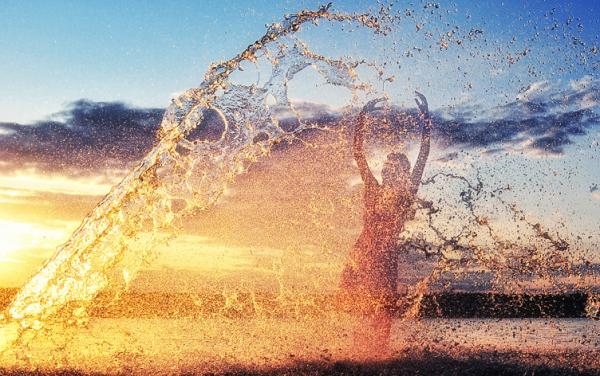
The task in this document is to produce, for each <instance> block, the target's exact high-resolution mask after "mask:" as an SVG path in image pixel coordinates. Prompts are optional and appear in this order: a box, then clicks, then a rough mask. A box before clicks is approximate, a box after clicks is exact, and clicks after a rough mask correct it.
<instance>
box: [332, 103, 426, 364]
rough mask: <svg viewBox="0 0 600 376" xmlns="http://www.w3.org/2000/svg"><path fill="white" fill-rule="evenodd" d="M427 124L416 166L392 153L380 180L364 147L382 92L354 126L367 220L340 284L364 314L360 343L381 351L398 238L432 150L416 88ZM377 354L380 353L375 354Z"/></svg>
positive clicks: (393, 286)
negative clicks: (368, 162)
mask: <svg viewBox="0 0 600 376" xmlns="http://www.w3.org/2000/svg"><path fill="white" fill-rule="evenodd" d="M415 93H416V95H417V98H415V102H416V103H417V106H418V107H419V110H420V115H419V124H420V126H421V128H422V135H421V148H420V151H419V156H418V158H417V162H416V164H415V167H414V169H413V171H412V174H411V172H410V162H409V161H408V158H407V157H406V155H405V154H403V153H390V154H388V156H387V159H386V161H385V163H384V166H383V170H382V172H381V177H382V179H381V184H380V183H379V182H378V181H377V179H376V178H375V177H374V176H373V173H372V172H371V170H370V169H369V165H368V164H367V159H366V157H365V152H364V146H363V144H364V135H365V128H366V124H367V119H366V117H367V114H368V113H369V112H371V111H373V110H375V109H376V107H375V106H376V105H377V103H379V102H381V101H384V100H385V99H383V98H379V99H375V100H372V101H370V102H369V103H367V104H366V105H365V106H364V107H363V109H362V110H361V112H360V114H359V118H358V123H357V124H356V128H355V130H354V142H353V154H354V159H355V160H356V163H357V164H358V169H359V170H360V175H361V177H362V180H363V182H364V225H363V230H362V232H361V234H360V236H359V238H358V240H357V241H356V243H355V245H354V248H353V250H352V252H351V254H350V257H349V261H348V262H347V263H346V265H345V267H344V270H343V271H342V276H341V287H342V289H344V290H345V291H346V292H347V293H350V294H351V296H352V302H353V304H354V305H355V306H356V308H357V309H358V310H359V312H361V313H362V314H363V315H364V319H365V320H363V322H362V326H363V327H362V328H360V329H358V331H357V333H355V341H356V344H357V345H358V346H360V347H361V349H357V350H358V351H362V350H367V351H368V349H369V348H370V349H372V350H374V351H377V352H378V353H379V354H380V355H383V354H384V353H386V352H387V345H388V340H389V333H390V327H391V312H390V309H391V307H392V306H393V305H394V303H395V301H396V293H397V278H398V257H397V250H396V249H397V245H396V243H397V240H398V236H399V234H400V233H401V232H402V230H403V229H404V224H405V223H406V221H408V220H411V219H413V217H414V214H415V212H414V209H413V208H412V206H413V203H414V201H415V199H416V193H417V190H418V189H419V185H420V184H421V177H422V175H423V170H424V169H425V163H426V161H427V157H428V155H429V145H430V133H431V124H432V123H431V118H430V116H429V109H428V104H427V99H426V98H425V96H424V95H423V94H421V93H419V92H415ZM373 355H376V354H373Z"/></svg>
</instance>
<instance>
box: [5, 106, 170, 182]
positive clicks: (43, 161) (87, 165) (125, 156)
mask: <svg viewBox="0 0 600 376" xmlns="http://www.w3.org/2000/svg"><path fill="white" fill-rule="evenodd" d="M162 114H163V110H162V109H140V108H131V107H128V106H127V105H125V104H123V103H119V102H112V103H106V102H90V101H86V100H80V101H77V102H74V103H72V104H71V105H70V106H69V107H68V108H67V110H66V111H64V112H62V113H60V114H56V115H55V116H54V117H53V119H52V120H44V121H38V122H36V123H34V124H27V125H23V124H15V123H0V160H2V161H4V163H3V164H2V166H0V169H2V170H11V169H12V170H15V169H22V168H28V167H33V168H36V169H38V170H42V171H45V172H56V171H63V172H64V171H67V172H76V173H85V172H91V171H98V170H102V169H110V168H123V167H125V166H127V164H128V163H130V162H134V161H136V160H138V159H140V158H141V157H142V156H143V155H144V153H145V152H147V151H148V150H149V149H150V147H151V146H152V143H153V141H154V138H155V133H156V130H157V129H158V126H159V125H160V121H161V118H162ZM58 118H62V119H63V120H55V119H58Z"/></svg>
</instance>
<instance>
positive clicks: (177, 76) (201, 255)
mask: <svg viewBox="0 0 600 376" xmlns="http://www.w3.org/2000/svg"><path fill="white" fill-rule="evenodd" d="M320 4H321V3H320V2H313V1H304V2H297V1H281V2H276V3H275V4H273V2H271V1H235V2H230V3H229V4H220V3H218V2H208V1H203V2H197V1H173V2H169V3H163V2H158V1H157V2H154V1H151V2H142V1H139V2H138V1H131V2H126V3H122V2H104V1H88V2H79V1H53V2H48V1H28V2H21V1H10V0H5V1H3V2H2V4H0V20H1V21H2V22H1V23H0V24H1V25H2V26H1V27H2V32H1V33H0V50H1V51H2V56H3V58H2V59H0V89H1V90H2V91H3V94H2V95H1V96H0V236H1V237H2V238H3V239H4V240H3V241H2V242H1V243H2V245H0V286H20V285H21V284H22V283H24V282H25V281H26V280H27V278H28V277H29V276H30V275H31V274H32V273H33V272H34V271H35V270H36V268H38V267H39V266H40V265H41V264H42V263H43V262H44V260H46V259H47V258H48V257H49V256H50V255H51V254H52V251H53V249H54V248H55V247H56V246H57V245H59V244H61V243H62V242H64V241H66V240H67V239H68V237H69V234H70V233H71V232H72V231H74V230H75V229H76V228H77V226H78V225H79V223H80V221H81V220H82V219H83V218H84V216H85V215H86V213H87V212H89V211H90V210H91V209H93V208H94V206H95V205H96V203H97V202H98V201H99V200H100V199H101V198H102V197H103V196H104V195H105V194H106V193H107V192H108V191H109V190H110V188H111V187H112V186H113V185H114V184H116V183H117V182H119V181H120V179H122V177H123V176H124V175H125V174H126V173H127V172H128V171H129V170H130V169H131V168H132V167H133V166H134V165H135V163H136V162H137V161H138V160H139V159H140V158H142V157H143V155H144V154H145V153H146V152H147V151H148V150H149V149H150V148H151V147H152V145H153V143H154V134H155V133H156V131H157V129H158V125H159V123H160V119H161V117H162V112H163V111H164V108H165V107H166V106H167V105H168V104H169V100H170V98H172V97H174V96H176V95H177V94H178V93H181V92H182V91H184V90H186V89H188V88H191V87H196V86H198V85H199V84H200V83H201V82H202V79H203V76H204V73H205V72H206V70H207V68H208V67H209V65H210V64H211V63H212V62H218V61H222V60H226V59H228V58H231V57H232V56H234V55H235V54H237V53H239V52H240V51H241V50H242V49H243V48H245V47H246V46H247V45H249V44H250V43H252V42H253V41H254V40H256V39H257V38H259V37H260V36H261V35H262V34H263V33H264V31H265V24H269V23H273V22H279V21H280V20H281V19H282V16H283V15H284V14H286V13H293V12H296V11H298V10H299V9H303V8H305V7H308V8H316V7H318V6H319V5H320ZM430 4H433V3H429V2H415V5H412V6H410V7H409V6H406V5H403V4H402V3H400V4H395V5H393V7H392V8H393V9H394V11H396V10H400V13H399V14H401V15H402V18H400V20H399V22H398V23H397V26H396V27H397V29H395V30H394V32H393V33H390V35H388V36H378V37H374V36H373V33H372V32H370V31H361V30H357V31H355V32H353V33H352V34H350V37H348V33H346V32H345V31H343V30H341V29H340V28H339V27H337V26H333V25H325V26H323V27H319V28H310V27H308V28H306V30H303V31H302V32H301V34H300V37H301V38H303V39H304V40H306V41H308V44H309V45H310V46H311V47H312V48H314V49H315V50H316V51H317V52H319V53H323V54H326V55H328V56H345V55H351V56H354V57H356V58H357V59H360V58H365V59H369V60H372V61H374V62H376V63H378V64H383V63H386V64H389V65H387V66H386V67H385V71H386V75H389V76H392V75H393V76H394V78H393V79H390V80H389V81H388V82H386V83H382V82H381V81H378V80H377V79H376V78H373V76H372V75H370V74H369V73H366V74H365V77H367V78H368V79H370V80H371V82H373V84H374V86H376V87H377V90H379V91H380V92H384V93H385V94H387V95H389V96H390V97H391V98H393V99H392V102H393V103H394V104H395V105H397V106H398V107H399V108H414V104H413V96H412V91H413V90H415V89H418V90H420V91H422V92H424V93H425V94H426V95H427V97H428V99H429V102H430V103H431V109H432V111H433V112H434V115H435V119H436V121H437V123H438V124H439V125H440V127H439V128H438V129H437V130H436V131H434V136H435V139H434V141H435V143H436V144H435V145H436V146H437V149H436V150H435V151H434V157H435V158H437V159H436V161H437V162H435V164H434V163H432V166H433V167H432V168H434V169H435V168H457V169H465V166H467V165H469V163H471V164H472V163H476V164H478V165H479V166H480V167H481V168H488V170H489V171H492V172H491V173H489V174H488V175H487V176H486V177H488V178H489V179H488V180H489V181H490V184H492V185H501V183H503V182H506V181H510V182H511V184H512V185H514V186H515V187H517V188H516V189H515V190H514V191H513V192H514V193H513V194H512V195H513V196H512V197H513V198H514V199H515V200H516V201H517V202H519V203H520V205H521V206H522V207H524V208H526V209H527V210H528V211H531V212H532V213H533V215H534V216H536V217H537V218H541V219H543V220H544V221H545V222H547V223H549V224H550V226H551V227H552V226H554V227H560V226H559V224H560V223H562V222H564V219H565V218H566V219H567V221H566V222H567V223H568V224H567V226H568V227H569V232H573V233H575V234H576V235H575V236H581V237H584V238H585V240H584V243H585V246H586V247H587V249H588V251H589V252H592V256H593V257H597V261H596V262H600V256H598V254H597V252H598V251H597V248H595V246H596V245H597V244H598V242H599V241H600V239H598V236H597V234H598V233H600V231H599V230H600V229H599V228H598V224H597V221H596V219H597V218H598V214H600V190H599V189H598V185H599V184H600V168H599V167H598V166H599V164H598V159H597V155H598V151H599V146H598V139H599V132H600V127H598V123H599V122H598V117H597V116H598V115H597V110H598V104H599V103H600V94H599V93H600V91H599V90H600V81H599V79H598V67H599V66H600V65H599V62H598V50H597V48H596V46H599V44H598V35H600V25H598V20H597V18H596V17H594V15H595V14H598V11H600V9H599V8H600V4H598V3H597V2H595V1H575V2H566V3H565V2H560V1H529V2H522V1H505V2H493V3H492V2H490V3H487V4H477V5H474V4H473V2H471V1H466V0H465V1H454V2H440V3H439V7H435V6H432V5H430ZM333 6H334V9H335V10H340V11H345V12H363V11H367V10H369V8H373V9H378V8H379V5H378V4H377V3H375V2H371V1H352V2H350V1H339V2H334V4H333ZM394 7H395V8H394ZM408 9H410V10H411V11H410V12H407V11H406V10H408ZM246 74H247V75H248V76H243V75H242V77H253V76H252V75H253V74H255V72H253V71H251V72H250V73H246ZM321 81H322V79H320V78H319V77H316V76H315V75H314V74H312V75H311V74H307V75H305V76H302V77H301V79H300V80H296V81H295V82H292V83H290V91H291V96H292V99H294V100H296V101H298V102H307V103H312V105H313V106H316V104H320V105H325V106H326V108H327V111H329V112H330V113H332V114H338V113H339V109H340V108H341V107H342V106H344V105H348V104H349V94H348V93H341V92H340V91H339V90H338V89H336V88H333V87H332V86H331V85H325V84H323V83H322V82H321ZM381 88H383V89H381ZM315 89H316V90H315ZM309 107H310V106H309ZM411 152H412V153H413V154H414V150H412V151H411ZM290 155H293V153H290ZM277 158H279V157H277ZM322 158H323V156H320V157H319V158H317V157H315V156H313V160H316V161H317V162H318V161H321V162H322V163H325V162H324V160H323V159H322ZM381 159H382V152H381V151H375V153H373V158H372V164H373V166H374V168H379V167H378V166H380V165H381ZM304 160H306V159H304ZM271 163H273V161H271ZM277 163H279V164H280V165H288V166H290V163H291V162H290V160H289V159H285V158H283V160H279V159H277ZM315 163H316V162H315ZM332 163H333V162H332ZM269 166H270V167H269ZM314 166H315V168H318V167H319V166H321V165H320V164H319V163H316V164H315V165H314ZM435 166H437V167H435ZM499 166H500V167H499ZM321 167H322V166H321ZM347 168H348V171H347V174H348V176H346V175H344V179H346V180H347V179H351V176H352V174H354V175H356V171H354V172H352V171H353V170H352V166H351V165H348V166H347ZM265 169H266V170H267V171H271V170H273V171H271V173H272V174H275V176H279V177H280V178H281V179H283V177H285V176H286V175H285V174H284V173H283V172H281V171H280V170H278V169H277V168H276V167H273V166H272V165H270V164H268V163H267V164H266V166H265V167H264V169H263V170H262V171H263V172H262V173H256V174H255V175H251V177H248V178H247V179H246V180H243V181H242V182H240V183H235V184H238V185H235V184H234V186H233V187H232V190H231V192H238V195H237V196H235V194H234V193H231V195H232V196H231V197H230V198H229V201H228V204H227V205H229V206H227V205H225V204H224V206H221V207H219V208H218V209H216V212H215V213H213V214H214V216H213V218H212V219H206V218H205V219H206V221H207V223H209V225H207V227H208V228H210V230H203V231H194V230H190V231H188V234H186V236H188V237H183V238H181V240H180V243H176V244H179V247H180V251H181V253H180V255H187V257H183V256H182V258H176V257H172V256H168V255H167V256H161V259H160V261H159V262H158V264H157V265H161V267H162V268H163V269H164V270H171V271H172V270H175V271H177V270H180V269H183V270H188V271H189V270H191V271H192V272H203V273H207V272H206V265H211V262H212V264H214V265H213V266H214V268H217V269H219V270H230V272H231V273H233V274H235V273H236V272H239V271H240V270H246V273H247V274H248V275H251V274H252V273H258V274H260V273H263V274H267V275H269V276H270V277H269V278H271V279H270V280H271V281H273V278H274V277H273V276H275V277H276V276H277V270H279V269H277V268H276V267H275V266H276V265H279V266H280V267H281V269H285V268H284V266H283V264H284V263H285V262H288V263H289V264H290V265H291V264H292V263H293V262H292V261H291V260H288V259H286V258H284V257H282V256H281V255H282V254H283V253H285V252H284V251H285V247H291V246H292V245H294V244H296V245H297V244H305V243H306V244H310V247H308V248H310V251H308V252H309V253H310V252H316V251H315V249H318V246H317V245H315V244H314V243H315V242H310V241H307V240H306V239H307V237H310V235H307V234H306V233H304V232H303V231H297V232H294V231H293V230H290V231H291V232H290V235H289V237H288V238H286V239H284V240H280V241H279V243H278V242H277V241H275V242H273V241H271V240H272V239H274V238H276V237H277V233H278V232H277V231H276V230H275V229H273V228H272V226H273V223H280V222H281V221H282V220H283V219H285V218H286V215H288V214H285V211H286V210H284V209H281V208H285V209H287V211H288V213H289V211H294V210H296V211H298V212H299V211H301V210H300V208H299V205H298V204H297V203H291V204H290V203H289V201H290V200H291V201H294V200H295V199H294V198H288V201H286V200H280V199H278V198H277V197H275V196H273V194H272V193H271V194H268V195H267V196H269V197H271V196H273V197H271V200H270V204H269V205H268V207H269V208H271V209H270V212H271V213H275V214H272V215H267V216H265V217H264V218H262V220H261V219H260V218H255V217H256V215H255V214H252V210H249V211H248V210H247V211H245V210H242V205H243V203H244V202H246V201H247V200H249V199H252V197H257V196H258V195H261V194H264V190H269V189H270V188H269V186H268V185H267V186H265V184H264V183H263V184H261V183H260V182H261V181H263V180H264V179H267V180H268V179H274V178H273V177H269V176H270V175H269V174H266V173H264V170H265ZM270 169H271V170H270ZM277 171H279V174H280V175H277V173H276V172H277ZM432 171H435V170H432ZM467 173H468V172H467ZM355 177H356V176H355ZM296 178H297V179H298V180H295V181H294V184H296V185H297V184H299V182H300V181H302V177H301V176H298V177H296ZM281 179H280V180H281ZM532 179H533V180H534V181H533V182H532ZM305 180H308V179H305ZM314 180H315V181H318V182H319V181H320V182H321V183H323V184H325V183H327V184H334V183H332V182H331V181H329V180H327V179H325V178H319V179H317V178H315V179H314ZM346 180H343V181H344V182H345V181H346ZM287 184H291V186H294V184H292V183H291V182H288V183H287ZM313 187H315V189H318V185H313ZM240 192H245V193H240ZM248 192H253V193H254V196H253V195H250V194H249V193H248ZM261 192H263V193H261ZM356 193H357V191H356V190H349V191H348V192H347V195H344V194H341V195H340V196H341V197H346V198H348V197H355V196H354V195H356ZM234 197H235V198H234ZM296 199H298V198H296ZM298 200H299V199H298ZM304 200H305V201H302V200H300V201H299V202H304V203H310V202H311V200H314V198H313V197H312V196H310V195H308V196H306V197H304ZM336 202H338V201H336ZM340 202H343V200H341V199H340V201H339V202H338V204H339V207H338V209H339V210H343V205H342V204H341V203H340ZM277 208H280V209H279V211H278V209H277ZM351 209H352V213H353V214H352V216H350V219H349V220H348V222H345V221H344V220H341V219H340V218H341V217H343V212H342V213H341V215H340V217H337V216H334V217H335V218H336V219H335V221H334V220H333V219H331V221H333V222H335V223H336V224H337V226H338V227H336V229H339V228H344V227H343V226H346V227H345V228H347V229H349V230H348V232H349V233H350V234H351V235H347V234H346V235H345V237H344V238H343V239H341V238H339V236H337V235H331V234H328V235H327V236H328V237H325V235H323V239H325V238H327V239H326V240H323V239H322V240H323V241H322V243H323V244H326V245H327V247H334V246H333V245H332V244H334V243H335V242H338V244H344V245H343V246H340V247H342V248H343V247H349V246H350V245H351V243H352V236H354V235H356V233H357V231H359V229H360V207H359V206H358V207H357V206H356V205H354V206H352V208H351ZM253 210H255V211H256V210H261V209H260V208H258V207H254V209H253ZM219 213H220V214H219ZM222 213H228V215H224V214H222ZM235 213H245V214H243V215H242V214H239V215H238V216H236V214H235ZM305 215H306V213H305V214H303V215H300V214H298V216H299V218H305ZM216 218H220V219H216ZM232 218H237V221H238V222H236V221H234V220H233V219H232ZM248 218H253V221H259V222H260V223H262V227H261V229H262V230H259V233H260V234H263V237H264V238H265V239H269V241H266V242H263V243H260V242H259V243H256V242H255V241H253V240H251V238H252V231H253V230H252V226H250V225H249V224H248V223H247V222H248ZM265 218H266V219H265ZM305 219H306V218H305ZM340 221H341V222H340ZM240 223H241V224H242V225H240ZM252 223H255V222H252ZM313 225H315V224H314V223H313ZM315 226H316V225H315ZM224 227H227V228H224ZM232 227H233V228H234V229H237V230H232V229H231V228H232ZM317 230H318V227H315V231H317ZM236 233H237V234H236ZM190 236H191V237H192V238H190ZM193 236H196V238H194V237H193ZM587 236H591V238H589V239H588V238H586V237H587ZM313 240H314V239H313ZM267 243H268V244H267ZM198 244H201V245H198ZM306 244H305V245H306ZM198 247H200V248H201V249H200V250H199V248H198ZM257 247H258V248H260V251H257ZM314 247H317V248H314ZM252 252H254V253H252ZM261 252H262V253H264V254H261ZM594 252H595V253H594ZM250 253H252V254H253V255H254V256H252V257H249V256H247V255H248V254H250ZM212 254H219V255H221V256H220V258H212V256H207V255H212ZM191 259H193V260H196V261H195V262H194V264H195V265H198V266H197V267H190V266H189V262H185V261H189V260H191ZM183 260H185V261H183ZM211 260H212V261H211ZM224 260H225V261H224ZM257 260H258V261H257ZM261 260H262V261H261ZM265 260H267V261H265ZM268 260H270V261H268ZM273 260H276V261H277V260H279V261H277V262H279V263H280V264H277V262H273ZM312 260H314V262H312V263H307V268H311V267H314V268H321V271H322V272H323V273H326V274H327V273H329V274H334V272H335V268H331V267H326V266H323V265H324V264H326V261H324V260H321V259H318V258H314V257H313V259H312ZM236 265H237V266H236ZM240 265H242V266H240ZM214 268H213V269H211V268H208V270H214ZM244 268H245V269H244ZM164 270H163V271H164ZM224 273H225V272H224ZM231 273H230V274H231ZM298 273H301V272H298ZM172 274H177V272H173V273H172ZM225 274H227V273H225ZM230 274H227V275H230Z"/></svg>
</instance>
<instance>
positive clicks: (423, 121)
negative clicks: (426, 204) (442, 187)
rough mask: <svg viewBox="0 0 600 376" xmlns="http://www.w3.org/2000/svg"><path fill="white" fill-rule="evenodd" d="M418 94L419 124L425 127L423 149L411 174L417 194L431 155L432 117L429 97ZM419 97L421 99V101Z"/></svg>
mask: <svg viewBox="0 0 600 376" xmlns="http://www.w3.org/2000/svg"><path fill="white" fill-rule="evenodd" d="M415 93H416V94H417V97H418V99H417V98H415V102H417V106H418V107H419V111H420V114H419V125H420V126H421V128H422V129H423V131H422V133H421V149H420V150H419V156H418V157H417V162H416V163H415V167H414V168H413V172H412V176H411V184H412V193H413V194H416V193H417V191H418V190H419V186H420V185H421V178H422V177H423V171H424V170H425V164H426V163H427V157H429V144H430V139H431V117H430V116H429V106H428V104H427V99H426V98H425V96H424V95H423V94H421V93H419V92H418V91H417V92H415ZM419 99H420V100H421V101H420V102H419Z"/></svg>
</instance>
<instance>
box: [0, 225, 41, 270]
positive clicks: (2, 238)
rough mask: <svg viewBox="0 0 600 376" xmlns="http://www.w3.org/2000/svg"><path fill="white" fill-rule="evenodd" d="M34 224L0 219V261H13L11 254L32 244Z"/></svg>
mask: <svg viewBox="0 0 600 376" xmlns="http://www.w3.org/2000/svg"><path fill="white" fill-rule="evenodd" d="M34 238H35V226H34V225H32V224H29V223H23V222H12V221H0V262H9V261H15V260H14V259H13V257H12V256H13V255H14V254H15V253H16V252H17V251H18V250H20V249H23V248H26V247H29V246H31V245H33V244H32V243H33V242H34Z"/></svg>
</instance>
